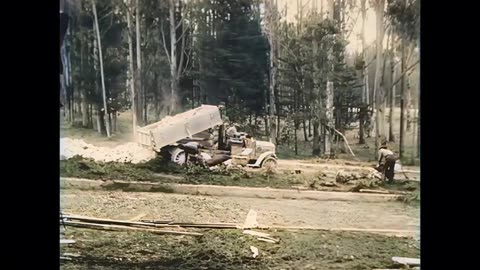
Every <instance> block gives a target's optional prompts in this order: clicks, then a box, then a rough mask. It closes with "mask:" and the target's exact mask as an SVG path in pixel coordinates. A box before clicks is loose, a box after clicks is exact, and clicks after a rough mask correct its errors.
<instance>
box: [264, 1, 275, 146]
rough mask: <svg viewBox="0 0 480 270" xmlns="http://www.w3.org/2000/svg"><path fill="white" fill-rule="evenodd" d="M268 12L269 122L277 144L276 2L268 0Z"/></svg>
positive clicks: (271, 137) (272, 136) (272, 137)
mask: <svg viewBox="0 0 480 270" xmlns="http://www.w3.org/2000/svg"><path fill="white" fill-rule="evenodd" d="M265 4H266V5H265V6H266V9H267V12H268V17H267V18H268V42H269V45H270V88H269V110H268V112H269V121H270V134H269V135H270V142H272V143H276V139H277V134H276V133H277V132H276V131H277V129H276V124H275V88H276V83H277V82H276V80H277V45H278V44H277V42H278V41H277V33H276V32H277V31H276V30H277V29H276V25H277V16H276V15H277V9H276V5H275V1H274V0H266V3H265Z"/></svg>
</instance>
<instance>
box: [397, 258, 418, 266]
mask: <svg viewBox="0 0 480 270" xmlns="http://www.w3.org/2000/svg"><path fill="white" fill-rule="evenodd" d="M392 261H394V262H396V263H399V264H403V265H414V266H418V265H420V259H416V258H405V257H392Z"/></svg>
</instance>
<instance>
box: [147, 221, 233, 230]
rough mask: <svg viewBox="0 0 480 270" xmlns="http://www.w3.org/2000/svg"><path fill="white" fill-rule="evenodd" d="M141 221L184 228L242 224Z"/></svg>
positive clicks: (223, 227)
mask: <svg viewBox="0 0 480 270" xmlns="http://www.w3.org/2000/svg"><path fill="white" fill-rule="evenodd" d="M139 221H140V222H146V223H153V224H168V225H175V226H179V227H184V228H188V227H191V228H212V229H240V226H238V225H236V224H234V223H193V222H173V221H162V220H139Z"/></svg>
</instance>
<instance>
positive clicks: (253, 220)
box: [243, 209, 258, 229]
mask: <svg viewBox="0 0 480 270" xmlns="http://www.w3.org/2000/svg"><path fill="white" fill-rule="evenodd" d="M257 227H258V222H257V211H255V210H253V209H250V211H248V214H247V218H245V222H244V223H243V228H244V229H251V228H257Z"/></svg>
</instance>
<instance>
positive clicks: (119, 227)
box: [65, 220, 203, 236]
mask: <svg viewBox="0 0 480 270" xmlns="http://www.w3.org/2000/svg"><path fill="white" fill-rule="evenodd" d="M65 225H67V226H73V227H83V228H90V229H103V230H131V231H143V232H152V233H158V234H176V235H191V236H202V235H203V234H201V233H196V232H180V231H167V230H158V229H149V228H136V227H129V226H122V225H107V224H98V223H88V222H77V221H69V220H67V221H65Z"/></svg>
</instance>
